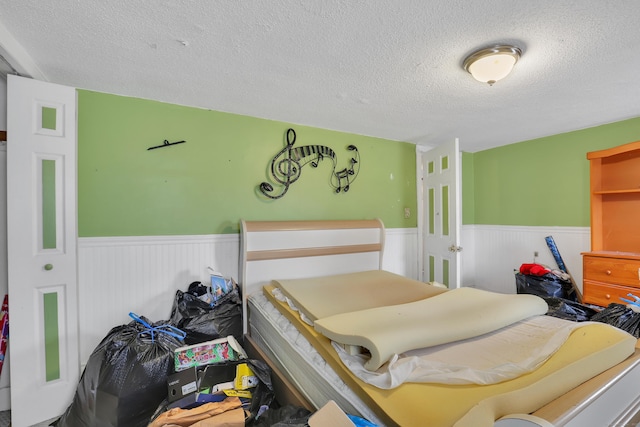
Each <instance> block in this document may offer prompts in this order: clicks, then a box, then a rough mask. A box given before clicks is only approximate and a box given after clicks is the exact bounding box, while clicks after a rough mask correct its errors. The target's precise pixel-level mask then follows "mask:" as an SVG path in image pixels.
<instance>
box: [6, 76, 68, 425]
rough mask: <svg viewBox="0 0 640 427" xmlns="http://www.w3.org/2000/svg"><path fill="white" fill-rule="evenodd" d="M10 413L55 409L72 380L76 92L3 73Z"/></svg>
mask: <svg viewBox="0 0 640 427" xmlns="http://www.w3.org/2000/svg"><path fill="white" fill-rule="evenodd" d="M7 83H8V88H7V139H8V141H7V223H8V260H9V265H8V273H9V274H8V275H9V319H10V338H9V351H10V355H11V418H12V425H14V426H30V425H34V424H37V423H39V422H42V421H45V420H48V419H51V418H54V417H56V416H58V415H61V414H62V413H63V412H64V410H65V408H66V407H67V406H68V405H69V404H70V403H71V401H72V399H73V394H74V391H75V389H76V388H77V385H78V378H79V371H80V368H79V361H78V320H77V319H78V316H77V312H78V308H77V300H78V299H77V286H78V285H77V260H76V252H77V251H76V246H77V221H76V216H77V214H76V212H77V209H76V204H77V203H76V91H75V89H74V88H70V87H66V86H60V85H54V84H50V83H44V82H40V81H37V80H32V79H27V78H23V77H18V76H13V75H10V76H8V82H7Z"/></svg>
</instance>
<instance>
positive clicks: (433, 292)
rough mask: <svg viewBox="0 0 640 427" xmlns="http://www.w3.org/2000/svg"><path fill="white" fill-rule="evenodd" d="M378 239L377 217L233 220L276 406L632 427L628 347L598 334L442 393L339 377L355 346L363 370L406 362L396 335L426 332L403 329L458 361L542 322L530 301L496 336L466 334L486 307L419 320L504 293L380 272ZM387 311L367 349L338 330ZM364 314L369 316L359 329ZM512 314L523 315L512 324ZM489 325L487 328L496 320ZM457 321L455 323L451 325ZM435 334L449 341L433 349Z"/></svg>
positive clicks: (466, 421) (482, 421)
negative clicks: (508, 373) (532, 363)
mask: <svg viewBox="0 0 640 427" xmlns="http://www.w3.org/2000/svg"><path fill="white" fill-rule="evenodd" d="M384 237H385V230H384V225H383V224H382V222H381V221H380V220H363V221H286V222H285V221H282V222H281V221H244V220H242V221H241V257H240V259H241V266H240V271H241V276H240V283H241V285H242V293H243V310H244V313H245V315H244V316H243V320H244V325H243V326H244V331H245V346H246V347H247V351H248V352H252V353H254V354H257V355H258V356H259V357H261V358H263V359H264V360H265V361H267V363H269V364H270V366H272V368H273V370H274V374H275V378H274V385H275V386H276V394H277V395H278V399H279V400H280V401H281V402H285V403H294V404H297V405H301V406H306V407H308V408H309V409H312V410H313V409H318V408H320V407H322V406H324V404H326V403H327V402H328V401H329V400H333V401H335V402H336V403H337V404H338V405H339V406H340V407H341V408H342V409H343V410H344V411H345V412H347V413H351V414H354V415H359V416H362V417H364V418H366V419H368V420H370V421H371V422H373V423H375V424H376V425H379V426H392V425H402V426H411V425H416V426H419V425H430V426H440V425H442V426H446V425H456V426H474V427H475V426H482V425H487V426H488V425H493V426H496V427H498V426H499V427H515V426H556V427H559V426H565V425H566V426H591V425H593V426H607V425H626V423H628V422H630V420H634V416H635V413H636V412H637V408H638V407H639V406H640V404H639V400H640V399H639V398H638V397H637V396H636V392H635V389H636V388H637V387H636V384H637V383H638V381H639V380H640V363H639V360H640V354H638V350H637V349H636V348H635V347H636V343H637V342H636V341H635V340H634V339H633V337H631V336H629V335H628V334H626V333H622V332H621V331H619V330H614V328H611V327H609V326H608V325H584V327H582V326H581V327H580V328H576V329H575V331H574V330H573V329H572V330H571V331H572V332H571V333H570V334H568V335H567V338H566V339H565V341H563V342H562V344H561V345H559V346H558V347H557V348H556V349H555V350H553V351H552V352H551V354H550V355H549V356H548V358H547V359H545V360H544V361H543V362H537V363H538V364H537V365H536V367H535V369H534V370H530V371H528V372H526V373H524V374H517V375H516V374H512V375H516V376H512V377H511V378H509V379H506V380H505V379H501V380H493V381H494V382H489V383H487V384H472V383H455V382H454V383H452V384H448V383H447V381H450V379H449V378H445V379H443V380H437V381H445V382H444V383H442V382H437V381H436V382H431V381H432V380H431V379H429V380H426V381H423V382H413V381H408V382H401V383H400V384H394V385H393V387H391V388H384V387H380V386H379V385H375V383H370V382H368V381H369V380H368V379H366V378H365V379H363V378H362V377H360V376H358V374H356V373H354V371H352V370H350V369H347V368H346V367H345V363H346V362H345V360H346V359H344V357H349V355H354V356H355V357H356V358H358V357H361V356H362V355H359V349H362V348H363V347H364V348H366V350H367V352H366V354H365V355H364V356H362V357H364V359H363V360H364V361H365V362H364V363H367V362H368V363H370V364H371V365H372V366H370V368H374V369H373V370H375V369H376V368H380V369H383V368H384V367H388V366H391V365H392V363H391V362H390V359H389V357H390V355H389V346H390V347H391V349H392V350H394V349H400V353H402V354H404V350H405V349H404V348H402V346H403V345H405V343H406V341H407V340H399V341H398V340H395V337H396V335H398V336H401V335H403V333H402V332H403V331H407V330H412V327H411V326H407V325H411V324H413V325H415V324H416V323H419V324H428V325H430V327H429V328H413V329H416V331H413V330H412V332H410V333H409V337H410V339H409V340H408V341H412V340H413V338H414V337H415V336H416V335H414V334H415V333H418V332H419V331H417V329H429V330H432V331H434V333H435V334H434V333H431V332H430V333H429V334H428V336H426V337H421V338H419V339H418V340H417V341H418V342H420V343H422V344H426V345H427V348H437V349H438V351H437V352H436V353H438V352H439V351H440V348H441V347H440V346H444V347H446V348H443V350H442V351H453V352H454V353H455V352H456V351H457V352H458V353H459V351H458V350H456V349H458V348H465V347H455V346H458V345H465V346H475V345H478V344H477V343H476V340H479V339H480V338H481V339H485V337H486V335H492V334H494V333H496V334H497V333H502V332H503V331H504V330H507V329H509V328H512V327H515V326H512V324H513V325H517V327H521V324H523V323H527V322H530V321H531V320H536V321H539V320H545V318H548V316H543V315H541V313H540V310H541V308H540V306H539V303H538V302H537V301H534V300H530V301H524V303H523V304H524V305H523V306H522V307H520V308H518V309H517V310H513V309H512V310H507V311H508V313H506V314H505V316H506V317H504V320H503V321H504V322H507V324H509V326H508V327H505V328H502V327H501V326H500V324H497V325H496V324H493V325H492V326H491V328H493V329H491V331H489V332H487V331H486V330H483V327H481V326H478V325H476V323H479V322H476V321H475V320H474V319H476V318H478V316H480V317H482V316H484V314H483V312H482V310H484V308H485V307H486V306H487V304H486V303H482V304H476V305H474V306H473V307H472V308H471V309H473V310H480V311H477V312H475V313H476V314H475V315H474V316H473V319H471V321H468V322H467V323H466V324H465V323H464V322H462V321H460V322H458V320H456V319H458V318H460V317H461V316H455V317H453V318H450V319H449V320H446V321H445V322H444V323H438V319H439V316H440V314H438V316H435V317H434V316H431V318H429V316H430V315H431V314H432V313H435V312H437V310H438V307H444V308H446V307H457V306H459V305H461V304H459V302H460V301H466V300H478V301H483V300H482V298H485V297H487V298H494V297H498V298H503V297H513V296H506V295H486V294H484V293H476V291H477V290H473V289H470V288H467V289H464V288H462V289H460V290H446V289H442V288H440V287H437V286H431V285H429V284H423V283H421V282H417V281H414V280H411V279H407V278H402V277H400V276H397V275H394V274H393V273H389V272H385V271H383V270H381V266H382V255H383V253H384ZM375 282H380V283H378V285H382V287H377V288H375V289H377V290H376V292H375V294H376V295H377V294H381V295H382V298H372V294H374V292H367V291H366V289H368V288H366V286H369V285H370V284H371V283H375ZM354 283H360V285H361V286H365V288H364V289H365V290H364V291H363V290H362V289H360V288H358V286H354V287H355V289H352V288H351V285H350V284H354ZM385 283H386V285H385ZM412 287H413V288H415V289H414V290H412V293H411V294H407V295H408V296H398V295H397V294H398V293H399V292H396V291H397V289H400V288H402V289H405V288H412ZM300 288H301V289H302V291H299V289H300ZM371 289H373V288H371ZM414 291H417V294H416V293H415V292H414ZM465 294H468V295H465ZM402 295H404V293H402ZM393 298H399V299H397V300H394V299H393ZM403 298H404V299H403ZM447 298H448V299H449V302H446V301H447ZM323 299H324V303H323V302H322V301H323ZM381 300H382V301H385V302H384V304H381V303H380V301H381ZM451 301H454V303H451ZM300 303H301V306H296V304H300ZM520 303H522V301H521V300H520V299H518V300H509V302H508V304H506V305H507V306H509V307H511V306H512V305H513V304H520ZM471 304H472V303H471ZM490 304H493V302H491V303H490ZM412 307H413V308H412ZM344 310H348V311H347V312H345V311H344ZM390 310H391V312H392V313H395V314H392V316H394V315H395V316H396V317H403V316H404V317H408V323H404V325H405V326H403V327H401V328H400V330H399V332H398V333H395V329H393V330H391V331H386V332H385V333H384V334H378V335H380V336H379V337H374V338H372V339H371V340H372V341H369V338H368V335H367V339H364V338H363V336H364V335H362V334H360V331H358V328H357V327H347V328H344V325H345V324H346V325H358V322H360V323H361V325H360V328H361V329H362V330H363V331H365V332H366V330H367V329H368V327H369V325H371V324H375V319H378V318H381V317H380V316H382V315H383V314H384V313H386V314H384V315H385V316H387V315H389V313H388V312H389V311H390ZM394 310H395V311H394ZM527 310H530V311H527ZM354 313H355V314H354ZM407 313H413V314H410V315H408V314H407ZM519 313H524V315H523V314H519ZM527 313H529V314H531V316H529V314H527ZM301 314H302V315H301ZM363 314H364V315H365V316H368V317H364V319H365V320H362V318H361V316H362V315H363ZM542 314H544V313H542ZM518 315H519V316H521V317H522V318H517V317H516V318H513V316H518ZM345 316H346V317H345ZM354 316H357V317H354ZM411 316H418V317H414V318H411ZM424 316H427V317H424ZM485 317H489V318H491V317H492V316H491V315H489V316H485ZM358 319H360V320H358ZM371 319H374V320H371ZM405 320H407V319H405ZM489 320H490V322H489V323H491V322H493V323H495V319H489ZM545 321H546V320H545ZM386 323H388V322H383V323H379V324H377V325H375V330H376V331H381V330H383V329H384V328H383V325H384V324H386ZM455 323H460V325H453V326H452V324H455ZM442 330H446V331H447V332H446V334H444V335H447V336H453V337H455V338H456V340H455V341H454V342H447V341H446V340H444V341H443V334H442V333H441V331H442ZM496 330H497V331H498V332H492V331H496ZM514 330H515V329H514ZM354 331H356V332H354ZM469 331H471V332H472V333H469ZM438 332H440V333H438ZM332 334H333V335H332ZM405 335H406V334H405ZM328 336H331V337H333V338H334V339H335V340H332V339H329V338H328ZM478 337H480V338H478ZM375 339H379V340H380V341H375ZM389 343H390V344H389ZM432 345H434V346H436V347H430V346H432ZM447 346H454V347H452V348H451V349H449V348H448V347H447ZM492 346H493V344H492ZM378 347H379V348H378ZM466 348H475V347H466ZM391 353H393V351H391ZM464 353H473V351H467V350H465V351H464ZM345 354H346V356H345ZM442 354H446V353H442ZM374 356H375V357H374ZM391 356H393V355H391ZM341 357H342V358H341ZM374 359H375V363H373V362H372V360H374ZM381 366H382V368H381ZM385 369H386V368H385ZM389 370H390V369H389ZM437 370H438V371H439V370H440V369H437ZM440 376H441V377H442V376H443V375H440ZM446 376H447V375H444V377H446ZM430 378H431V377H430ZM434 381H435V380H434ZM456 381H457V380H456Z"/></svg>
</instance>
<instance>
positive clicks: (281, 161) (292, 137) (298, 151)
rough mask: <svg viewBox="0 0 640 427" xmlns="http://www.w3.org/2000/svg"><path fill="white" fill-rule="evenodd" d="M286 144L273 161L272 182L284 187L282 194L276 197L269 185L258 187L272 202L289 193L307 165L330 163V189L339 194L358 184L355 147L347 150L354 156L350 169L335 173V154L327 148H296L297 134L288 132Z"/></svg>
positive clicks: (357, 160)
mask: <svg viewBox="0 0 640 427" xmlns="http://www.w3.org/2000/svg"><path fill="white" fill-rule="evenodd" d="M286 139H287V144H286V146H285V147H284V148H283V149H282V150H280V151H279V152H278V154H276V155H275V156H274V157H273V160H271V168H270V171H271V178H272V179H273V181H274V182H275V183H277V184H279V185H280V186H281V191H280V192H278V193H277V194H275V193H274V188H273V186H272V185H271V184H270V183H268V182H263V183H261V184H260V186H259V190H260V192H261V193H262V194H263V195H265V196H267V197H268V198H270V199H279V198H281V197H282V196H284V195H285V194H287V191H289V187H290V186H291V184H293V183H294V182H296V181H297V180H298V178H300V173H301V172H302V168H303V167H304V166H306V165H308V164H311V166H312V167H314V168H317V167H318V164H319V163H320V162H321V161H322V160H324V159H325V158H328V159H331V162H332V164H333V168H332V171H331V180H330V183H331V186H332V187H333V188H334V190H335V192H336V193H340V192H343V193H346V192H347V191H349V188H350V186H351V184H352V183H353V181H355V179H356V177H357V176H358V172H359V170H360V153H359V152H358V149H357V148H356V146H355V145H349V146H348V147H347V150H349V151H350V152H352V153H353V154H352V157H351V159H350V161H349V165H348V166H347V167H346V168H344V169H342V170H339V171H336V166H337V159H336V153H335V152H334V151H333V150H332V149H331V148H329V147H327V146H326V145H305V146H302V147H296V148H294V147H293V145H294V144H295V142H296V131H295V130H293V129H291V128H290V129H287V133H286Z"/></svg>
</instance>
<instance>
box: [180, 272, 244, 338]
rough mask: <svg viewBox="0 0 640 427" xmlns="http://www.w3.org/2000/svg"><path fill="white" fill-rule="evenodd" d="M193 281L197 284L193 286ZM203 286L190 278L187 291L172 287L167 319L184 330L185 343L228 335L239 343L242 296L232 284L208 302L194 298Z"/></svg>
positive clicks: (240, 336) (200, 292) (241, 335)
mask: <svg viewBox="0 0 640 427" xmlns="http://www.w3.org/2000/svg"><path fill="white" fill-rule="evenodd" d="M196 283H198V284H199V285H200V286H198V285H196V286H194V284H196ZM204 287H205V286H204V285H202V284H200V283H199V282H194V283H192V284H191V285H190V286H189V291H187V292H183V291H180V290H178V291H176V296H175V298H174V301H173V307H172V309H171V316H170V318H169V323H170V324H171V325H173V326H175V327H176V328H178V329H180V330H182V331H184V332H185V333H186V334H187V335H186V337H185V344H187V345H193V344H198V343H201V342H204V341H211V340H214V339H218V338H223V337H227V336H229V335H233V337H234V338H235V339H236V341H238V342H239V343H242V342H243V334H242V298H241V297H240V293H239V291H238V288H237V287H236V286H234V288H233V289H232V290H230V291H229V292H227V293H226V294H225V295H223V296H221V297H220V298H219V299H218V300H217V301H216V302H215V304H213V305H212V304H209V303H207V302H205V301H202V300H201V299H199V298H198V296H199V295H202V288H204ZM205 289H206V288H205Z"/></svg>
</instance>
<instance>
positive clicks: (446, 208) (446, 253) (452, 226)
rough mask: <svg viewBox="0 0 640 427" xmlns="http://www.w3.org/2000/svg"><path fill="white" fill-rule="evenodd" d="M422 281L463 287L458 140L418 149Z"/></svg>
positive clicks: (450, 286) (451, 286)
mask: <svg viewBox="0 0 640 427" xmlns="http://www.w3.org/2000/svg"><path fill="white" fill-rule="evenodd" d="M416 150H417V151H416V157H417V163H418V174H417V176H418V181H419V182H418V199H419V203H418V205H419V209H420V213H419V215H420V217H419V218H420V220H419V224H418V228H419V240H420V248H419V252H420V260H421V264H422V265H421V272H422V280H423V281H425V282H433V281H436V282H439V283H442V284H444V285H446V286H447V287H449V288H457V287H460V251H461V250H462V248H461V247H460V222H461V214H460V210H461V203H460V154H459V153H460V150H459V146H458V139H457V138H456V139H454V140H452V141H451V142H448V143H445V144H442V145H440V146H438V147H436V148H432V149H429V150H428V151H425V148H424V147H420V146H418V147H417V148H416Z"/></svg>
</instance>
